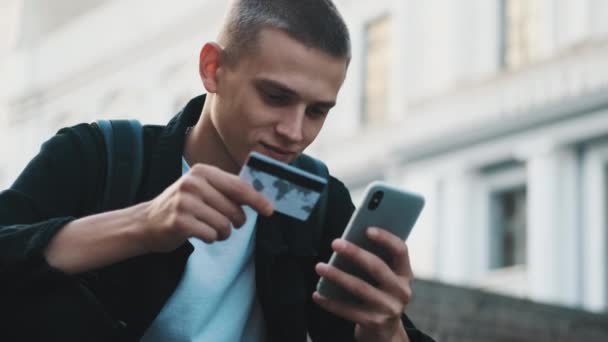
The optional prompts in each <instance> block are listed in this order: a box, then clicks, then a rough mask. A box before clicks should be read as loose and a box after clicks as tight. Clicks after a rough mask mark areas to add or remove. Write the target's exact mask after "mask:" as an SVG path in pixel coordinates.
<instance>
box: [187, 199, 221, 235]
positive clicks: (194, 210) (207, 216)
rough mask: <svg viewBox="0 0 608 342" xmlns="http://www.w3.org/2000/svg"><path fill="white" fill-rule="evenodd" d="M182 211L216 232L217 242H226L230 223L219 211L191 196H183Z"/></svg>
mask: <svg viewBox="0 0 608 342" xmlns="http://www.w3.org/2000/svg"><path fill="white" fill-rule="evenodd" d="M183 196H184V198H185V199H184V204H183V207H184V208H183V209H184V210H185V211H186V213H188V214H190V215H192V216H194V218H196V219H197V220H199V221H201V222H202V223H204V224H206V225H207V226H208V227H210V228H212V229H214V230H216V231H217V235H218V236H217V240H220V241H221V240H226V239H227V238H228V237H230V233H232V223H231V222H230V220H229V219H228V218H227V217H226V216H224V215H223V214H222V213H220V212H219V211H217V210H215V209H214V208H213V207H211V206H209V205H207V204H206V203H203V202H202V201H201V200H200V199H198V198H197V197H196V196H195V195H193V194H184V195H183Z"/></svg>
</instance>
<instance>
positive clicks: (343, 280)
mask: <svg viewBox="0 0 608 342" xmlns="http://www.w3.org/2000/svg"><path fill="white" fill-rule="evenodd" d="M316 271H317V273H318V274H319V275H320V276H322V277H325V278H326V279H328V280H330V281H332V282H334V283H335V284H336V285H339V286H341V287H342V288H344V289H345V290H347V291H348V292H350V293H352V294H353V295H354V296H356V297H358V298H360V299H361V300H362V301H363V302H365V303H366V304H367V305H366V306H368V307H369V308H372V309H374V310H375V311H378V312H382V313H384V314H386V315H389V316H398V315H400V314H401V311H402V310H403V306H404V305H403V303H401V302H400V301H399V300H396V299H395V298H394V297H392V296H391V295H389V294H388V293H384V292H383V291H381V290H379V289H377V288H375V287H374V286H372V285H370V284H369V283H367V282H366V281H364V280H362V279H360V278H357V277H355V276H353V275H351V274H348V273H346V272H344V271H342V270H340V269H338V268H336V267H333V266H330V265H327V264H324V263H318V264H317V265H316Z"/></svg>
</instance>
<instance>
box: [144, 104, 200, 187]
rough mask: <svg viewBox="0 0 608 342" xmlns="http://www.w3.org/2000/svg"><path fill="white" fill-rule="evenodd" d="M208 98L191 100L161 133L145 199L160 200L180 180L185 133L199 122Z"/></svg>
mask: <svg viewBox="0 0 608 342" xmlns="http://www.w3.org/2000/svg"><path fill="white" fill-rule="evenodd" d="M205 98H206V95H200V96H197V97H195V98H193V99H192V100H190V101H189V102H188V104H186V106H185V107H184V108H183V109H182V110H181V111H180V112H179V113H177V115H175V116H174V117H173V119H171V121H169V123H168V124H167V125H166V126H165V127H164V128H163V129H162V131H161V132H160V136H159V138H158V142H157V144H156V146H155V147H153V148H154V150H153V151H152V153H151V154H150V161H149V164H148V165H149V170H150V171H149V178H148V182H147V184H146V186H144V189H147V190H146V193H145V194H144V198H145V199H152V198H153V197H155V196H157V195H158V194H160V193H161V192H162V191H163V190H165V189H166V188H167V187H169V186H170V185H171V184H172V183H173V182H175V181H176V180H177V179H178V178H179V177H180V176H181V174H182V167H181V165H182V164H181V163H182V162H181V160H182V156H183V153H184V144H185V142H186V132H187V130H188V128H189V127H192V126H194V125H195V124H196V122H197V121H198V119H199V117H200V115H201V111H202V110H203V104H204V103H205Z"/></svg>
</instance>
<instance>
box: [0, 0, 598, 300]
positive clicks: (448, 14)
mask: <svg viewBox="0 0 608 342" xmlns="http://www.w3.org/2000/svg"><path fill="white" fill-rule="evenodd" d="M336 3H337V5H338V7H339V8H340V9H341V11H342V13H343V15H344V17H345V19H346V20H347V22H348V24H349V26H350V29H351V34H352V40H353V61H352V63H351V66H350V71H349V76H348V78H347V80H346V83H345V85H344V87H343V90H342V92H341V93H340V97H339V101H338V102H339V104H338V106H337V107H336V108H335V110H334V111H332V113H330V116H329V118H328V121H327V124H326V126H325V128H324V130H323V132H322V133H321V135H320V137H319V139H318V141H317V142H316V143H315V144H314V145H313V146H312V147H311V150H310V152H311V153H312V154H314V155H317V156H319V157H321V158H322V159H324V160H325V161H326V162H327V163H328V165H329V166H330V169H331V170H332V172H333V173H334V174H336V175H337V176H339V177H340V178H342V179H343V180H344V181H345V183H346V184H347V186H349V188H350V189H351V190H352V193H353V195H354V198H355V200H358V199H359V197H360V194H361V191H362V190H363V188H364V187H365V185H366V184H367V183H368V182H369V181H371V180H374V179H383V180H385V181H387V182H389V183H392V184H395V185H398V186H401V187H404V188H406V189H410V190H413V191H417V192H420V193H422V194H423V195H424V196H425V197H426V199H427V206H426V208H425V209H424V212H423V214H422V216H421V218H420V220H419V222H418V224H417V225H416V227H415V229H414V231H413V232H412V235H411V236H410V239H409V241H408V246H409V248H410V253H411V259H412V263H413V266H414V271H415V273H416V274H417V275H418V276H420V277H423V278H428V279H436V280H439V281H443V282H448V283H452V284H458V285H463V286H472V287H481V288H486V289H491V290H494V291H498V292H501V293H507V294H510V295H514V296H518V297H526V298H530V299H532V300H536V301H541V302H548V303H556V304H562V305H568V306H573V307H582V308H585V309H587V310H591V311H606V310H607V307H608V274H607V270H608V265H607V263H608V248H607V244H608V236H607V230H608V222H607V212H608V198H607V197H608V196H607V195H608V62H606V61H608V21H607V20H606V19H605V18H606V16H607V15H608V3H607V2H605V1H601V0H465V1H442V0H424V1H422V0H377V1H374V2H368V1H355V0H341V1H336ZM45 4H46V2H43V1H41V0H30V1H27V0H21V1H18V0H5V1H4V2H3V3H2V4H0V32H2V33H0V76H1V77H0V123H1V124H0V141H1V143H0V155H2V160H3V162H2V163H1V165H0V185H1V186H2V188H5V187H6V186H8V185H10V183H11V182H12V181H13V180H14V178H15V177H16V175H17V174H18V173H19V171H20V170H21V169H22V168H23V167H24V165H25V163H26V162H27V161H28V160H29V159H30V158H31V157H32V156H33V155H34V154H35V152H36V151H37V150H38V148H39V146H40V144H41V143H42V142H43V141H45V140H46V139H48V137H50V136H51V135H52V134H53V133H54V132H55V131H56V130H57V129H58V128H60V127H62V126H66V125H72V124H76V123H78V122H83V121H93V120H95V119H98V118H138V119H140V120H142V121H144V122H147V123H164V122H166V121H168V119H169V118H170V117H171V116H172V115H173V114H174V113H175V112H176V111H177V110H178V109H179V108H180V107H181V106H183V105H184V104H185V102H186V101H187V100H188V99H189V98H190V97H192V96H194V95H196V94H199V93H201V92H202V91H203V88H202V86H201V84H200V81H199V80H198V74H197V59H198V52H199V49H200V47H201V46H202V44H203V43H204V42H205V41H207V40H212V39H213V38H214V36H215V34H216V30H217V27H218V26H219V23H220V22H221V19H222V15H223V12H224V10H225V8H226V2H225V1H223V0H196V1H195V0H180V1H178V2H164V1H143V0H121V1H116V0H113V1H112V0H105V1H103V0H88V1H73V0H58V1H54V2H53V6H52V8H51V7H49V5H48V4H46V5H45ZM2 6H4V7H2Z"/></svg>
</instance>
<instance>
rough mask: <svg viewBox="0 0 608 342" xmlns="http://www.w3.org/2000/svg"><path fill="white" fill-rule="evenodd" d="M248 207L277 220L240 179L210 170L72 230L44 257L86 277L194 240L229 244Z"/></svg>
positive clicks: (196, 170)
mask: <svg viewBox="0 0 608 342" xmlns="http://www.w3.org/2000/svg"><path fill="white" fill-rule="evenodd" d="M242 205H248V206H250V207H251V208H253V209H254V210H257V211H258V212H259V213H260V214H261V215H271V214H272V211H273V209H272V205H271V204H270V202H268V200H266V199H265V198H264V196H263V195H262V194H260V193H258V192H257V191H255V189H254V188H253V187H252V186H251V185H249V184H247V183H246V182H244V181H243V180H241V179H240V178H239V177H238V176H236V175H233V174H230V173H227V172H224V171H222V170H220V169H219V168H216V167H213V166H209V165H195V166H194V167H192V169H191V170H190V171H189V172H188V173H186V174H185V175H183V176H182V177H181V178H180V179H178V180H177V181H176V182H175V183H173V184H172V185H171V186H170V187H168V188H167V189H166V190H165V191H163V192H162V193H161V194H160V195H158V196H157V197H156V198H154V199H153V200H151V201H149V202H144V203H140V204H137V205H134V206H132V207H128V208H125V209H120V210H114V211H109V212H105V213H101V214H96V215H91V216H87V217H83V218H80V219H77V220H74V221H71V222H69V223H68V224H66V225H65V226H64V227H63V228H62V229H61V230H60V231H59V232H58V233H57V234H56V235H55V236H54V237H53V238H52V239H51V241H50V243H49V245H48V246H47V249H46V250H45V252H44V254H45V257H46V260H47V262H48V263H49V265H51V266H53V267H55V268H58V269H61V270H63V271H64V272H67V273H80V272H85V271H89V270H93V269H97V268H101V267H104V266H107V265H111V264H114V263H117V262H120V261H123V260H126V259H128V258H131V257H135V256H138V255H143V254H148V253H154V252H168V251H172V250H174V249H175V248H177V247H179V246H180V245H181V244H183V243H184V242H185V241H186V240H187V239H188V238H190V237H197V238H199V239H201V240H203V241H206V242H209V243H211V242H213V241H217V240H224V239H227V238H228V237H229V236H230V231H231V229H232V227H231V226H232V225H233V226H234V227H238V226H241V225H243V223H245V213H244V212H243V210H242V209H241V206H242Z"/></svg>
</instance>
